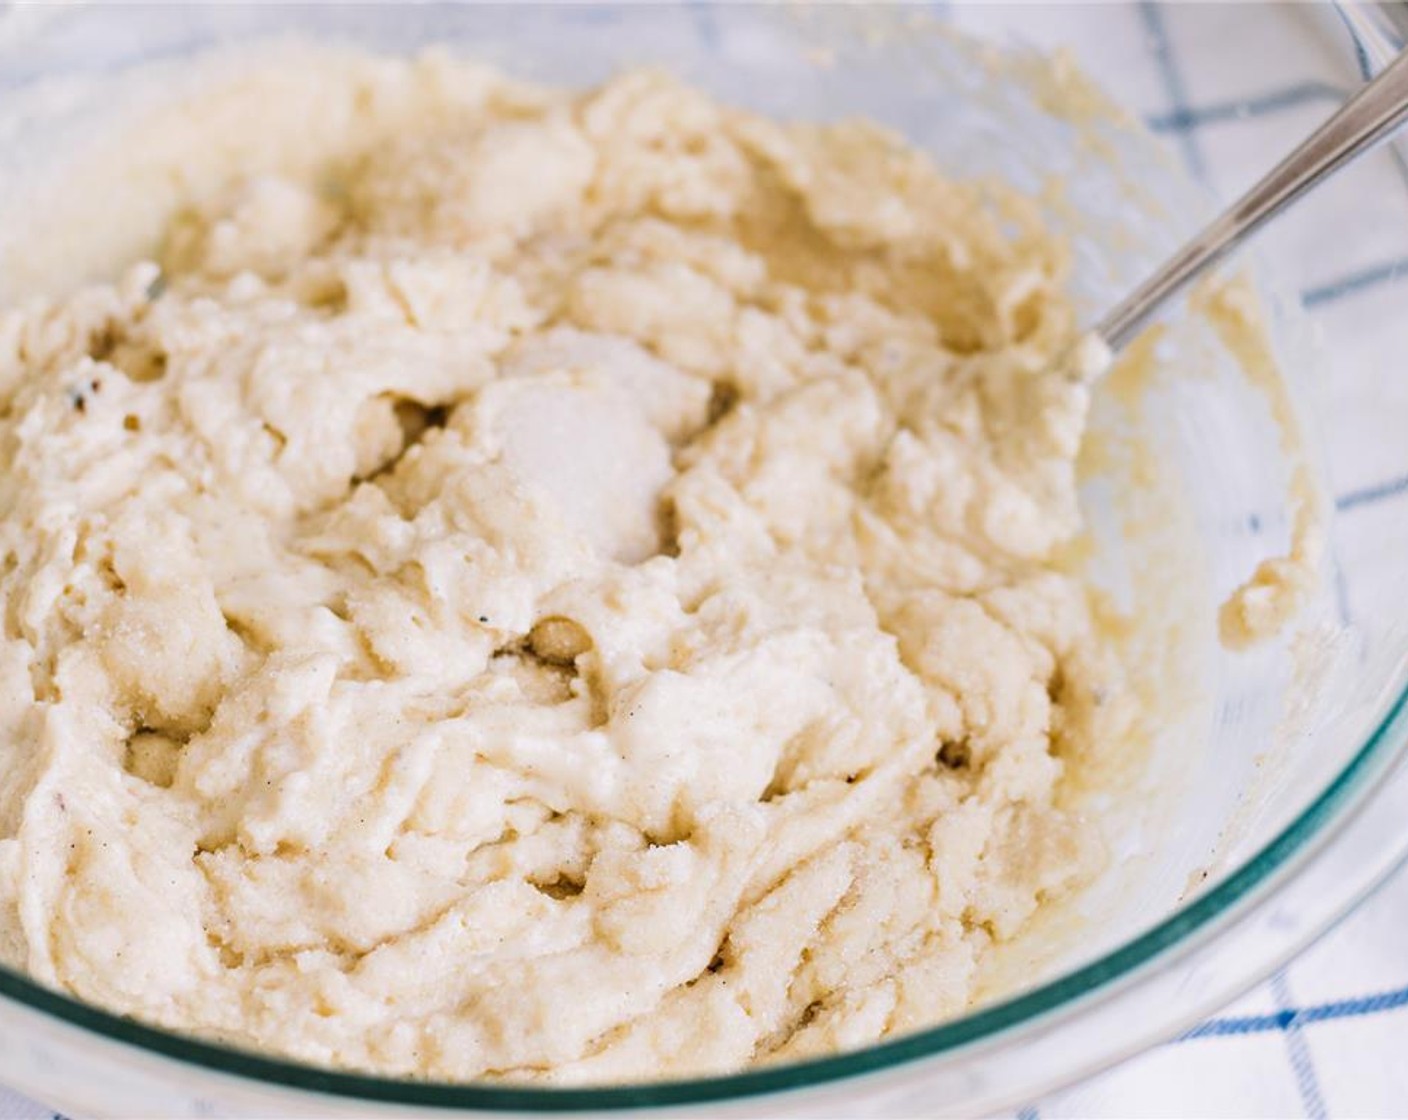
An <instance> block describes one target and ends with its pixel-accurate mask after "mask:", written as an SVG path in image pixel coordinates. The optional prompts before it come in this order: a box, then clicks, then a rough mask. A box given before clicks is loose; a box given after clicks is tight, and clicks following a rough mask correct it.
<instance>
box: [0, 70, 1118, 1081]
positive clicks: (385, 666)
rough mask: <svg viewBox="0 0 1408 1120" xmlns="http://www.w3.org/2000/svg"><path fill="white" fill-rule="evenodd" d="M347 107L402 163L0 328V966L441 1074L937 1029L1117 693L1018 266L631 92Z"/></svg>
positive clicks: (919, 189) (1064, 396)
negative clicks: (388, 130) (1082, 577)
mask: <svg viewBox="0 0 1408 1120" xmlns="http://www.w3.org/2000/svg"><path fill="white" fill-rule="evenodd" d="M353 80H356V81H361V82H363V83H364V84H365V89H366V91H367V92H366V96H365V108H366V112H368V113H371V112H373V111H374V106H375V102H376V97H377V95H378V89H379V88H380V87H379V83H380V84H383V85H384V84H388V83H394V84H396V85H397V88H398V89H400V90H401V91H402V93H403V94H404V91H405V90H406V89H407V88H413V89H415V90H417V91H418V92H417V93H416V97H418V98H420V99H421V101H422V102H423V107H424V110H425V111H424V112H422V113H419V114H417V119H419V120H421V121H422V122H423V123H422V126H421V131H419V132H410V133H403V134H401V135H398V136H396V137H395V138H394V139H393V140H391V141H389V142H385V143H383V142H378V143H376V144H375V145H374V146H373V147H372V148H371V149H370V150H368V151H364V152H362V153H360V154H359V155H358V156H357V157H356V158H355V159H352V160H351V161H350V162H349V161H341V162H338V163H337V164H336V165H335V166H334V165H329V167H327V168H326V169H324V173H323V174H322V175H321V176H320V177H318V178H316V179H313V180H308V179H304V178H302V177H298V176H292V177H287V178H280V177H277V176H272V177H271V176H263V177H258V178H254V179H251V180H248V181H243V182H240V183H238V184H236V185H235V186H234V187H233V188H231V189H229V190H228V191H226V192H225V193H223V194H221V195H220V196H218V197H215V198H202V199H199V200H195V202H194V203H193V205H192V207H191V208H190V209H189V210H188V211H187V212H185V213H183V214H182V215H181V216H179V217H178V218H177V219H176V220H175V221H174V222H173V224H172V226H171V228H170V230H169V233H168V236H167V238H166V242H165V247H164V249H163V251H162V253H161V254H160V260H159V263H142V264H138V265H136V266H134V267H133V268H132V269H131V270H130V271H129V272H127V274H126V275H125V276H123V277H122V279H121V280H120V281H119V282H117V283H114V284H106V285H99V286H95V287H91V288H88V289H85V290H82V291H80V292H78V293H76V294H72V295H70V296H68V297H66V298H62V299H59V300H56V301H53V302H44V303H36V304H32V305H29V306H25V307H21V308H19V309H16V310H11V311H8V312H5V313H3V314H0V404H2V405H3V418H0V454H3V462H4V464H5V469H4V472H3V474H0V557H3V566H0V572H3V576H2V577H0V606H3V624H4V630H3V645H0V836H3V840H0V948H2V949H3V958H4V959H5V960H6V961H8V962H10V963H13V964H15V965H18V966H19V967H22V968H24V969H25V970H27V971H29V972H30V973H32V974H34V975H35V976H37V977H39V978H40V979H42V980H43V981H45V982H47V983H49V984H52V985H55V986H57V987H59V988H62V989H64V990H67V991H70V992H73V993H75V994H77V995H78V996H80V997H83V998H85V999H89V1000H92V1001H94V1002H96V1003H99V1004H102V1005H105V1006H107V1007H110V1008H114V1009H117V1010H119V1011H121V1012H126V1013H130V1014H132V1015H135V1016H138V1017H140V1018H142V1019H145V1020H149V1021H153V1022H156V1023H160V1024H164V1025H167V1026H171V1027H175V1028H178V1029H182V1030H188V1031H192V1032H197V1033H200V1034H203V1035H207V1036H216V1037H222V1038H228V1039H233V1040H235V1041H238V1042H241V1043H244V1044H249V1045H256V1046H259V1047H262V1048H267V1049H270V1050H275V1051H282V1052H285V1053H289V1054H293V1055H297V1056H299V1057H302V1058H306V1059H310V1060H313V1061H318V1062H326V1063H333V1064H336V1065H340V1066H352V1067H359V1068H367V1069H375V1070H381V1071H389V1072H396V1073H414V1074H421V1075H429V1076H434V1077H437V1078H453V1079H466V1078H479V1077H490V1076H507V1077H515V1078H546V1079H552V1080H561V1081H588V1080H591V1081H600V1080H620V1079H631V1078H648V1077H654V1076H660V1075H679V1074H687V1073H701V1072H706V1071H719V1070H725V1069H731V1068H736V1067H739V1066H742V1065H745V1064H747V1063H750V1062H757V1061H764V1060H773V1059H780V1058H788V1057H795V1056H801V1055H806V1054H814V1053H818V1052H825V1051H830V1050H834V1049H837V1048H842V1047H851V1046H855V1045H858V1044H861V1043H865V1042H868V1041H871V1040H874V1039H876V1038H879V1037H881V1036H883V1035H886V1034H888V1033H891V1032H898V1031H904V1030H907V1029H910V1028H914V1027H917V1026H920V1025H923V1024H927V1023H931V1022H933V1021H935V1020H937V1019H940V1018H943V1017H945V1016H948V1015H952V1014H954V1013H956V1012H959V1011H961V1010H962V1009H963V1008H964V1007H965V1006H966V1005H967V1003H968V1001H969V999H970V996H971V992H972V990H973V987H974V984H975V982H976V979H977V975H978V971H979V969H980V967H981V964H982V961H983V958H984V954H985V952H986V951H987V950H988V949H989V947H990V946H991V945H992V944H993V942H994V941H1000V940H1005V939H1010V938H1012V937H1014V936H1016V935H1017V934H1019V933H1020V931H1021V930H1022V929H1023V926H1024V923H1026V922H1027V921H1028V919H1029V918H1030V916H1031V915H1032V914H1033V912H1034V911H1035V910H1036V909H1037V908H1038V907H1040V906H1042V905H1043V903H1044V902H1045V901H1046V900H1048V899H1051V898H1054V897H1056V896H1058V895H1060V894H1061V893H1062V892H1065V891H1067V890H1069V889H1070V888H1071V887H1072V886H1073V885H1074V884H1075V883H1076V882H1078V881H1079V879H1080V878H1081V876H1082V875H1083V874H1084V873H1085V872H1086V870H1088V868H1089V866H1090V863H1091V860H1092V858H1093V853H1092V843H1091V842H1090V840H1089V836H1090V834H1091V832H1092V829H1091V828H1090V827H1089V826H1088V825H1087V824H1086V823H1084V822H1083V821H1082V820H1081V819H1080V818H1079V817H1078V815H1076V814H1075V813H1074V812H1073V811H1072V810H1071V809H1070V808H1069V807H1067V806H1066V804H1065V799H1064V798H1063V793H1062V791H1063V775H1065V774H1066V773H1067V770H1068V768H1069V767H1071V766H1077V767H1078V766H1079V765H1080V764H1081V762H1082V760H1083V759H1087V760H1088V757H1089V753H1090V751H1091V749H1092V744H1093V742H1094V741H1095V739H1096V738H1097V737H1098V736H1097V724H1098V723H1099V721H1100V720H1101V718H1102V712H1104V711H1106V710H1108V708H1109V707H1110V705H1103V706H1102V702H1103V701H1104V700H1105V699H1107V698H1109V697H1111V696H1112V695H1114V694H1116V693H1117V691H1118V684H1117V682H1116V681H1114V680H1113V679H1112V678H1111V674H1110V671H1109V668H1108V666H1107V665H1106V663H1105V660H1104V658H1102V657H1101V656H1100V654H1099V652H1098V648H1097V645H1096V643H1095V642H1094V640H1093V638H1092V636H1091V627H1090V623H1089V621H1088V617H1087V611H1086V606H1085V599H1084V594H1083V592H1082V590H1081V588H1080V586H1079V585H1078V584H1077V583H1076V582H1075V581H1074V580H1073V579H1072V578H1070V577H1069V576H1067V575H1064V574H1061V573H1060V571H1059V570H1058V569H1057V566H1056V565H1055V562H1054V557H1055V556H1056V555H1057V554H1058V552H1059V551H1060V550H1061V548H1062V546H1063V545H1064V544H1065V543H1066V542H1068V541H1069V540H1070V539H1071V538H1072V536H1073V535H1074V534H1075V533H1076V532H1077V531H1078V529H1079V527H1080V525H1079V517H1078V509H1077V503H1076V492H1075V479H1074V471H1073V465H1072V464H1073V459H1074V457H1075V454H1076V451H1077V447H1078V444H1079V442H1080V437H1081V431H1082V426H1083V422H1084V415H1085V409H1086V403H1087V396H1088V390H1087V388H1086V386H1085V384H1084V383H1083V382H1082V381H1080V380H1078V379H1071V378H1067V377H1065V376H1062V375H1060V374H1054V373H1052V369H1053V365H1054V364H1055V362H1056V359H1057V357H1058V356H1059V355H1061V354H1062V353H1064V352H1065V351H1066V350H1067V348H1068V347H1069V346H1070V345H1071V343H1072V340H1073V338H1074V337H1075V329H1074V323H1073V317H1072V314H1071V311H1070V308H1069V307H1068V305H1067V303H1066V301H1065V300H1064V298H1063V297H1062V294H1061V285H1062V281H1063V276H1064V270H1065V260H1064V255H1063V251H1062V249H1061V247H1060V246H1059V245H1058V244H1056V243H1055V242H1054V241H1053V240H1051V239H1050V238H1048V237H1047V236H1045V235H1044V234H1043V232H1042V230H1041V229H1040V227H1039V226H1038V225H1037V223H1036V221H1035V218H1034V217H1033V216H1032V212H1031V211H1030V210H1029V209H1028V208H1026V207H1025V206H1024V205H1023V204H1022V202H1021V200H1019V199H1016V198H1007V197H996V198H994V196H993V195H992V193H991V192H987V193H980V192H979V191H978V190H977V189H976V188H971V187H968V186H963V185H957V184H955V183H954V182H952V181H950V180H949V179H947V178H945V177H942V176H941V175H940V174H939V172H938V171H937V170H936V169H935V167H934V166H933V164H932V163H931V162H930V161H929V160H928V159H927V158H926V157H924V156H922V155H921V154H919V153H918V152H916V151H915V150H913V149H911V148H909V147H907V146H906V145H905V144H904V143H902V142H901V141H900V140H899V139H897V138H896V137H894V136H892V135H890V134H887V133H886V132H884V131H882V130H880V129H879V128H877V127H874V126H869V125H866V124H863V123H852V124H845V125H837V126H825V127H821V126H787V125H781V124H778V123H774V122H771V121H769V120H765V119H761V118H759V117H757V116H754V115H750V114H748V113H745V112H742V111H739V110H735V109H730V108H726V107H723V106H720V105H718V104H716V103H714V102H712V101H711V100H709V99H707V98H706V97H704V96H703V95H701V94H699V93H697V92H694V91H692V90H690V89H689V88H686V87H684V86H682V85H680V84H678V83H676V82H675V81H673V80H671V79H670V78H668V77H665V76H663V75H661V74H657V73H650V72H643V73H634V74H628V75H625V76H623V77H621V78H618V79H616V80H614V81H612V82H610V83H608V84H607V85H605V86H603V87H601V88H600V89H597V90H594V91H591V92H588V93H585V94H580V95H569V94H566V93H561V92H554V91H545V90H542V89H537V88H530V87H525V86H521V85H517V84H512V83H509V82H507V81H505V80H502V79H499V78H497V77H494V76H492V75H487V74H485V73H483V72H481V71H470V70H468V69H465V68H460V67H458V64H452V63H447V62H444V61H443V60H442V61H438V62H422V63H393V62H387V61H380V62H377V63H375V64H374V65H373V64H372V63H370V62H369V63H368V65H367V68H366V71H365V73H363V74H361V75H360V76H358V75H357V73H356V71H355V70H353V71H349V70H347V69H346V68H344V69H341V70H339V71H338V72H337V73H336V74H331V73H330V74H329V77H328V81H329V82H333V81H337V82H346V81H353ZM451 93H452V94H453V95H451ZM358 98H361V94H360V93H359V94H358ZM354 100H356V101H357V103H358V104H362V102H361V100H358V99H354ZM252 127H257V122H254V124H253V125H252ZM310 140H311V137H310Z"/></svg>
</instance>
